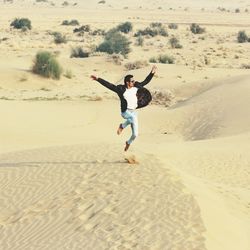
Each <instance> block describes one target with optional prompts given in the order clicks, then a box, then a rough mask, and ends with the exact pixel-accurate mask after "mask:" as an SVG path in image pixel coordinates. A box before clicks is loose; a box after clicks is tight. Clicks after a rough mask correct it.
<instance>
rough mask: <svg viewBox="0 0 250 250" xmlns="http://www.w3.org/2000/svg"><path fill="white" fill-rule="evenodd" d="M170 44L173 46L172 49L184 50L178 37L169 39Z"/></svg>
mask: <svg viewBox="0 0 250 250" xmlns="http://www.w3.org/2000/svg"><path fill="white" fill-rule="evenodd" d="M169 43H170V45H171V48H173V49H181V48H182V45H180V42H179V40H178V39H177V38H176V37H171V38H170V39H169Z"/></svg>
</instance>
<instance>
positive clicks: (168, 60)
mask: <svg viewBox="0 0 250 250" xmlns="http://www.w3.org/2000/svg"><path fill="white" fill-rule="evenodd" d="M158 62H159V63H164V64H173V63H174V58H173V57H172V56H169V55H159V57H158Z"/></svg>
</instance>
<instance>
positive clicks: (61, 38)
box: [53, 32, 67, 44]
mask: <svg viewBox="0 0 250 250" xmlns="http://www.w3.org/2000/svg"><path fill="white" fill-rule="evenodd" d="M53 35H54V42H55V43H56V44H60V43H67V39H66V36H63V35H62V34H61V33H60V32H54V34H53Z"/></svg>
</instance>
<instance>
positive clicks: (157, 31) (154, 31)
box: [134, 25, 168, 37]
mask: <svg viewBox="0 0 250 250" xmlns="http://www.w3.org/2000/svg"><path fill="white" fill-rule="evenodd" d="M157 35H161V36H168V32H167V30H166V29H165V28H164V27H163V26H162V25H161V26H156V27H146V28H145V29H144V30H138V31H137V32H136V33H135V34H134V36H135V37H138V36H151V37H154V36H157Z"/></svg>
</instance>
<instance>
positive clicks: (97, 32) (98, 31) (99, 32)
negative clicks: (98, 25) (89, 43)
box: [90, 29, 105, 36]
mask: <svg viewBox="0 0 250 250" xmlns="http://www.w3.org/2000/svg"><path fill="white" fill-rule="evenodd" d="M90 35H92V36H104V35H105V30H102V29H96V30H93V31H92V32H91V33H90Z"/></svg>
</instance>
